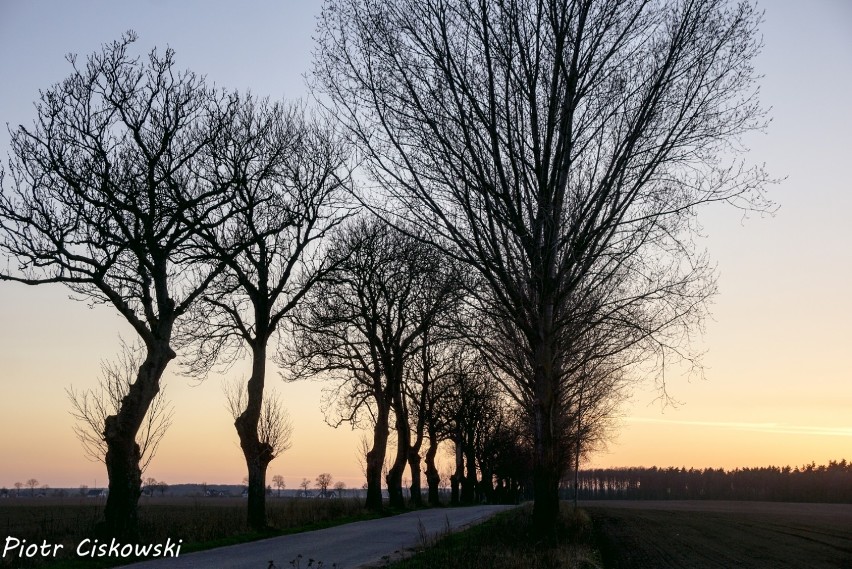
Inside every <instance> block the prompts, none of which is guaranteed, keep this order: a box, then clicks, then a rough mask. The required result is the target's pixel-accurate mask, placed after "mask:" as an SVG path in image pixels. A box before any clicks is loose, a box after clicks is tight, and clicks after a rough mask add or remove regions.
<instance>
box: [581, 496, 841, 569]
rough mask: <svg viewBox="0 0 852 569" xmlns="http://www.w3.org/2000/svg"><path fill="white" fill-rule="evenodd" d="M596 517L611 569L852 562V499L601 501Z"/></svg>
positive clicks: (594, 506) (816, 567) (813, 567)
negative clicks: (827, 501)
mask: <svg viewBox="0 0 852 569" xmlns="http://www.w3.org/2000/svg"><path fill="white" fill-rule="evenodd" d="M582 506H583V508H584V509H586V511H588V512H589V514H590V515H591V517H592V520H593V521H594V526H595V533H596V537H597V541H598V545H599V548H600V552H601V554H602V557H603V561H604V565H605V566H606V567H607V568H608V569H639V568H642V569H653V568H661V569H667V568H671V569H683V568H686V567H689V568H692V569H711V568H719V569H722V568H725V569H727V568H730V567H737V568H740V569H766V568H772V569H778V568H790V569H794V568H795V569H801V568H805V567H807V568H808V569H827V568H847V569H848V568H850V567H852V505H850V504H792V503H780V502H715V501H660V502H657V501H598V502H591V501H590V502H584V503H582Z"/></svg>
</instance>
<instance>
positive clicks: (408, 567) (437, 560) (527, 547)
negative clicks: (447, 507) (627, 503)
mask: <svg viewBox="0 0 852 569" xmlns="http://www.w3.org/2000/svg"><path fill="white" fill-rule="evenodd" d="M423 541H424V543H423V550H422V551H421V552H419V553H417V554H416V555H414V556H413V557H410V558H408V559H405V560H402V561H398V562H395V563H392V564H389V565H387V567H388V569H427V568H428V569H434V568H442V567H448V568H449V567H464V568H465V569H486V568H487V569H552V568H556V567H559V568H566V569H575V568H576V569H600V568H601V567H602V565H601V563H600V560H599V556H598V554H597V552H596V551H595V549H594V547H593V531H592V522H591V519H590V518H589V516H588V515H587V514H586V512H584V511H583V510H578V511H576V512H574V511H573V508H572V507H571V506H570V505H568V504H563V505H562V509H561V512H560V517H559V521H558V523H557V525H556V527H554V528H553V531H552V532H550V533H549V534H548V535H539V534H537V533H536V532H535V530H534V529H533V527H532V506H531V505H529V504H527V505H525V506H522V507H520V508H516V509H513V510H509V511H508V512H504V513H501V514H498V515H496V516H494V517H493V518H492V519H490V520H488V521H487V522H485V523H483V524H480V525H477V526H474V527H472V528H469V529H467V530H465V531H462V532H459V533H454V534H449V535H445V536H443V537H441V538H440V539H437V540H428V539H424V540H423Z"/></svg>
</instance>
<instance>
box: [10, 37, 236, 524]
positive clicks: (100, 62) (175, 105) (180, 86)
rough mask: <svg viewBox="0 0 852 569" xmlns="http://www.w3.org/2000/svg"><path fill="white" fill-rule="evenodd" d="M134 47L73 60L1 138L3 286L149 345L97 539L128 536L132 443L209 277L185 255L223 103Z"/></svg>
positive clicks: (114, 456) (212, 196) (208, 202)
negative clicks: (94, 318) (58, 288)
mask: <svg viewBox="0 0 852 569" xmlns="http://www.w3.org/2000/svg"><path fill="white" fill-rule="evenodd" d="M135 39H136V36H135V35H134V34H133V33H132V32H130V33H128V34H126V35H125V36H123V37H122V39H120V40H118V41H115V42H113V43H111V44H107V45H105V46H103V48H102V49H101V51H99V52H97V53H95V54H93V55H90V56H89V57H88V58H87V59H86V60H85V61H79V60H78V59H77V58H76V57H74V56H69V58H68V60H69V63H70V64H71V67H72V72H71V74H70V75H69V76H68V78H67V79H65V80H64V81H62V82H61V83H58V84H56V85H54V86H52V87H50V88H48V89H46V90H44V91H42V92H41V95H40V99H39V101H38V102H37V103H36V118H35V121H34V124H33V125H32V126H30V127H26V126H23V125H21V126H18V127H17V128H15V129H14V130H13V131H12V133H11V159H10V162H9V170H8V177H9V178H11V180H10V183H6V182H7V181H6V180H4V181H3V182H4V183H3V194H2V197H0V251H2V255H3V262H2V263H0V265H2V268H0V279H2V280H10V281H17V282H21V283H25V284H29V285H37V284H45V283H63V284H65V285H66V286H68V287H69V288H70V289H71V290H72V291H73V292H74V293H75V294H76V295H77V296H78V297H80V298H84V299H86V300H88V301H90V302H92V303H94V304H108V305H112V306H113V307H114V308H115V309H116V310H117V311H118V312H119V313H120V314H121V315H122V316H123V317H124V318H125V319H126V320H127V322H128V323H129V324H130V326H131V327H132V328H133V330H134V331H135V332H136V333H137V334H138V336H139V338H140V340H141V342H142V343H143V344H144V346H145V354H144V358H143V361H142V363H141V365H140V366H139V369H138V371H137V375H136V380H135V381H134V382H133V383H132V385H130V386H129V389H128V392H127V395H126V396H125V397H124V398H123V399H122V401H121V406H120V408H119V409H118V412H117V413H115V414H113V415H110V416H108V417H107V418H106V422H105V425H104V427H103V436H104V440H105V441H106V445H107V451H106V466H107V472H108V475H109V497H108V499H107V504H106V512H105V516H106V522H105V526H104V530H105V531H106V532H107V533H110V534H113V535H117V536H126V537H131V538H132V537H133V536H134V535H135V533H136V530H137V502H138V499H139V496H140V492H141V490H140V485H141V469H140V465H139V460H140V456H141V454H140V449H139V445H138V444H137V443H136V435H137V433H138V431H139V428H140V426H141V425H142V424H143V422H144V420H145V416H146V413H147V411H148V409H149V406H150V405H151V402H152V401H153V400H154V399H155V398H156V396H157V393H158V391H159V389H160V378H161V377H162V375H163V372H164V370H165V369H166V366H167V365H168V363H169V361H171V360H172V359H173V358H174V357H175V351H174V349H173V348H172V333H173V328H174V325H175V321H176V320H177V319H178V317H180V316H181V315H182V314H184V313H185V312H186V310H187V309H188V307H189V306H190V305H191V304H192V303H193V302H194V301H195V300H196V298H197V297H198V296H199V295H201V294H202V292H203V291H204V290H205V288H206V286H207V284H208V283H209V281H210V280H211V279H212V278H213V277H214V276H215V274H216V273H217V272H218V270H219V268H218V267H216V266H210V265H199V264H198V263H197V262H196V255H195V254H194V253H193V251H192V247H191V243H192V240H193V238H194V237H195V236H196V235H197V232H198V227H199V219H200V218H199V215H198V212H203V211H215V207H214V205H215V204H214V202H216V200H218V199H220V198H221V193H220V192H219V189H218V188H215V187H211V186H209V185H207V184H204V183H200V182H199V180H198V178H197V176H196V173H195V167H196V166H197V162H198V158H199V156H200V155H201V154H202V151H203V149H204V148H205V147H207V146H208V145H209V144H210V143H211V141H213V140H215V139H216V138H217V137H218V135H219V131H220V127H221V122H220V121H219V115H220V112H219V111H220V110H221V108H222V106H223V103H224V101H223V100H222V99H221V98H218V97H216V96H215V94H214V93H213V92H212V91H211V89H210V88H208V87H207V86H206V85H205V83H204V81H203V80H202V79H201V78H200V77H198V76H196V75H195V74H193V73H191V72H184V71H180V70H178V69H177V68H176V67H175V61H174V53H173V52H172V51H171V50H166V51H165V52H158V51H156V50H154V51H151V52H150V53H149V54H148V55H147V56H145V57H137V56H134V55H132V54H131V50H130V48H131V45H132V44H133V42H134V41H135ZM193 220H195V221H193ZM204 223H207V224H209V223H210V222H209V220H207V221H205V222H204Z"/></svg>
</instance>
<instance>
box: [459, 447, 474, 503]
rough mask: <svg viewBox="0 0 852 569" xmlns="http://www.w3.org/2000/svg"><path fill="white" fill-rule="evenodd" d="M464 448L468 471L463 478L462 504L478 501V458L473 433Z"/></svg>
mask: <svg viewBox="0 0 852 569" xmlns="http://www.w3.org/2000/svg"><path fill="white" fill-rule="evenodd" d="M463 448H464V459H465V467H466V470H467V473H466V475H465V477H464V478H462V484H461V501H462V504H473V503H474V502H476V460H475V458H474V453H473V434H472V433H468V438H467V444H465V445H464V447H463Z"/></svg>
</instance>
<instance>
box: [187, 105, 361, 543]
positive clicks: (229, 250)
mask: <svg viewBox="0 0 852 569" xmlns="http://www.w3.org/2000/svg"><path fill="white" fill-rule="evenodd" d="M231 99H232V105H231V108H230V114H229V120H228V124H227V126H226V127H225V128H223V129H222V131H221V132H220V133H219V137H218V138H217V139H216V140H215V141H214V143H213V144H211V145H210V146H208V147H207V148H206V149H205V150H206V152H205V154H204V160H205V164H206V166H207V167H206V169H205V177H206V178H207V183H209V184H210V185H211V186H214V187H218V188H221V189H222V191H224V192H226V193H227V195H228V196H229V198H230V200H229V202H228V204H227V205H225V206H223V208H224V210H225V211H224V212H223V213H222V214H221V217H222V218H223V219H227V222H226V223H223V224H221V225H217V226H207V227H204V229H203V230H202V231H201V232H200V234H201V236H202V238H203V239H202V241H201V243H200V245H199V248H200V249H201V250H202V251H203V252H204V255H205V256H206V257H207V258H208V259H209V262H210V265H211V267H212V266H216V265H218V264H221V263H224V264H225V266H226V269H225V271H224V272H223V273H222V274H221V275H220V276H219V278H218V279H216V280H215V281H214V282H213V283H212V286H211V288H210V290H209V292H208V293H207V294H205V295H204V296H203V297H202V302H200V303H199V304H198V305H196V307H195V312H197V314H195V315H194V316H195V317H194V318H191V319H187V321H186V322H187V326H185V327H184V328H182V330H181V331H182V339H183V340H184V341H187V342H191V343H192V345H193V348H194V349H193V350H192V354H193V356H192V358H190V359H188V360H187V362H186V363H187V364H188V366H189V371H190V373H193V374H200V375H204V374H206V373H207V371H208V370H209V369H210V368H211V367H212V366H214V365H215V364H216V363H217V362H220V363H221V362H224V363H225V364H226V365H227V364H229V363H233V362H234V361H235V360H237V359H239V358H241V357H242V356H244V355H245V354H246V353H247V354H248V355H249V356H250V359H251V375H250V377H249V378H248V382H247V383H246V391H245V398H243V399H241V400H240V401H241V402H242V403H244V404H245V407H244V408H243V409H242V411H241V412H240V413H238V414H236V415H235V416H234V419H235V421H234V426H235V427H236V430H237V433H238V434H239V439H240V447H241V448H242V450H243V454H244V456H245V460H246V466H247V469H248V523H249V525H250V526H251V527H253V528H256V529H263V528H264V527H266V470H267V467H268V465H269V462H270V461H271V460H272V459H273V458H274V457H275V455H276V454H277V453H276V452H274V449H273V447H272V446H270V445H269V444H268V442H267V441H264V440H263V437H262V436H261V433H260V430H259V424H260V421H261V418H262V413H263V409H264V407H263V393H264V385H265V384H266V366H267V363H268V362H267V360H268V358H267V350H268V344H269V342H270V339H271V338H273V336H275V334H276V332H277V331H278V330H279V328H280V327H281V323H282V321H283V320H284V319H285V318H287V317H288V314H289V313H290V312H291V311H292V310H293V309H294V307H296V305H297V304H298V303H299V302H300V301H301V299H302V297H303V296H304V295H305V294H306V293H307V292H308V291H309V290H310V289H311V287H312V286H313V285H314V284H315V283H316V282H317V281H318V280H320V279H322V278H324V276H325V275H326V274H327V273H328V271H329V270H331V269H332V268H333V267H334V264H333V262H332V258H331V257H329V256H327V255H325V247H324V240H325V239H326V237H327V236H328V235H329V233H330V232H332V231H333V230H334V228H335V227H336V226H337V225H338V224H339V223H340V222H341V221H342V220H344V219H345V218H346V217H347V216H348V215H349V214H350V213H351V208H349V207H347V204H346V199H347V196H348V195H349V183H350V180H349V177H348V168H347V165H348V161H349V155H348V149H347V146H346V144H345V143H344V141H343V140H342V138H341V137H339V136H338V135H337V133H336V132H335V130H334V128H333V127H332V125H331V124H330V123H329V122H328V121H326V120H323V119H322V118H321V117H318V116H312V115H310V114H309V113H308V112H307V111H306V110H305V108H304V105H302V104H300V103H292V104H286V103H277V102H276V103H270V102H269V101H267V100H260V101H259V100H256V99H255V98H253V97H252V96H238V95H236V94H235V95H233V96H232V97H231Z"/></svg>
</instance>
